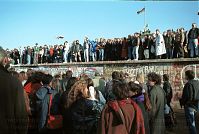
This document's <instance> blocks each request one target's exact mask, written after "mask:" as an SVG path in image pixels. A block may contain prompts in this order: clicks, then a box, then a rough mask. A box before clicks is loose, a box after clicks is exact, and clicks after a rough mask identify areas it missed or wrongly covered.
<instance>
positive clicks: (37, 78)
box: [24, 71, 45, 86]
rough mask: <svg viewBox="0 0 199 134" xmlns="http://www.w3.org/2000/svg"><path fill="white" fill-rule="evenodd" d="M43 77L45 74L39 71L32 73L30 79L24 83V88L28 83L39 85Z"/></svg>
mask: <svg viewBox="0 0 199 134" xmlns="http://www.w3.org/2000/svg"><path fill="white" fill-rule="evenodd" d="M44 75H45V74H44V73H43V72H40V71H37V72H34V73H33V74H32V75H31V76H30V77H28V80H27V81H26V83H25V84H24V86H25V85H27V84H28V83H29V82H32V83H40V82H41V81H42V79H43V77H44Z"/></svg>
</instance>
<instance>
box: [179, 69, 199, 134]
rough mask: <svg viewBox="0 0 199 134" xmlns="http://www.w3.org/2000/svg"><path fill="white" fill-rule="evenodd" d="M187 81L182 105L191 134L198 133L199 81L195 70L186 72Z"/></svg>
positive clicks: (181, 101) (181, 100)
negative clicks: (196, 120) (196, 78)
mask: <svg viewBox="0 0 199 134" xmlns="http://www.w3.org/2000/svg"><path fill="white" fill-rule="evenodd" d="M185 78H186V80H187V83H186V84H185V86H184V89H183V93H182V98H181V99H180V105H181V106H184V110H185V117H186V121H187V125H188V127H189V132H190V134H197V130H196V123H195V116H196V113H197V112H198V111H199V86H198V85H199V81H198V80H194V72H193V71H192V70H187V71H186V72H185Z"/></svg>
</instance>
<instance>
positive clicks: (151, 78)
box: [147, 72, 161, 85]
mask: <svg viewBox="0 0 199 134" xmlns="http://www.w3.org/2000/svg"><path fill="white" fill-rule="evenodd" d="M147 77H148V80H149V81H153V82H155V85H160V84H161V77H160V75H159V74H156V73H155V72H152V73H149V74H148V75H147Z"/></svg>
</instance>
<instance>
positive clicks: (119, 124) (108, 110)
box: [98, 99, 145, 134]
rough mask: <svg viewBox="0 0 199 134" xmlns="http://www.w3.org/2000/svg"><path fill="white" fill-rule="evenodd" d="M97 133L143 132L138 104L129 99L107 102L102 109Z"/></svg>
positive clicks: (122, 133)
mask: <svg viewBox="0 0 199 134" xmlns="http://www.w3.org/2000/svg"><path fill="white" fill-rule="evenodd" d="M120 110H121V111H122V112H121V111H120ZM122 113H123V114H122ZM98 134H145V129H144V120H143V116H142V112H141V110H140V108H139V106H138V105H137V104H136V103H135V102H134V101H132V100H131V99H125V100H120V101H110V102H108V104H107V105H106V106H105V108H104V109H103V111H102V116H101V120H100V122H99V127H98Z"/></svg>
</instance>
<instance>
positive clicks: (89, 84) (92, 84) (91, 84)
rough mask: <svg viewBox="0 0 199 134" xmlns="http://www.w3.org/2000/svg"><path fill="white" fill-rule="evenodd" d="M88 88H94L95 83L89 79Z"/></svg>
mask: <svg viewBox="0 0 199 134" xmlns="http://www.w3.org/2000/svg"><path fill="white" fill-rule="evenodd" d="M86 81H87V85H88V86H87V88H89V87H90V86H93V87H94V83H93V80H92V79H91V78H88V79H87V80H86Z"/></svg>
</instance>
